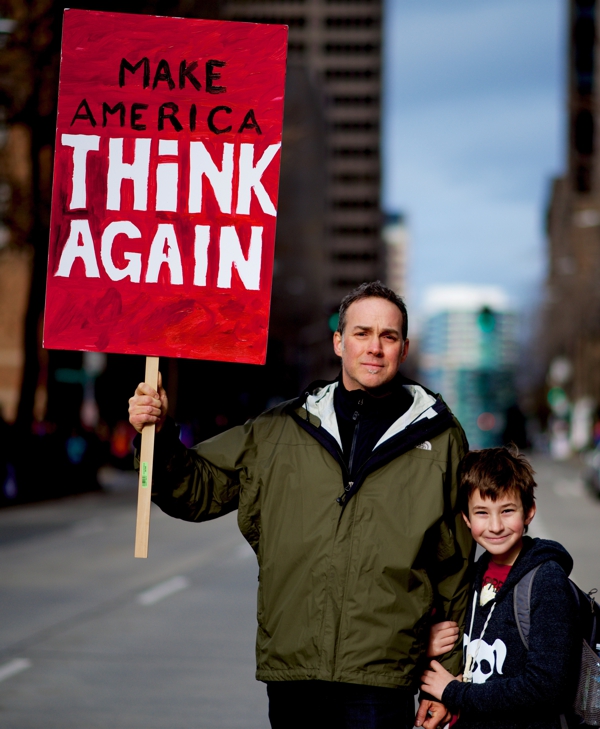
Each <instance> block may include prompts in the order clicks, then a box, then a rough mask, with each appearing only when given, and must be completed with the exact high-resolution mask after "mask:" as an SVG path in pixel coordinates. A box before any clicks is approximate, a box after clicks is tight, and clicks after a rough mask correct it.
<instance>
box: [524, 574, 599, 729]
mask: <svg viewBox="0 0 600 729" xmlns="http://www.w3.org/2000/svg"><path fill="white" fill-rule="evenodd" d="M540 567H541V565H538V566H537V567H534V569H532V570H531V571H530V572H528V573H527V574H526V575H524V576H523V577H522V578H521V579H520V580H519V582H518V583H517V584H516V585H515V589H514V594H513V602H514V609H515V620H516V623H517V628H518V630H519V635H520V636H521V640H522V641H523V645H524V646H525V648H526V649H527V650H529V628H530V626H531V589H532V586H533V578H534V577H535V574H536V572H537V571H538V569H539V568H540ZM569 584H570V585H571V589H572V590H573V595H574V596H575V601H576V604H577V613H578V622H579V627H580V634H581V636H582V638H583V642H582V646H581V667H580V669H579V680H578V683H577V693H576V695H575V701H574V702H573V711H574V712H575V713H574V715H570V716H569V717H568V718H567V717H566V716H564V715H563V716H561V717H560V723H561V729H569V728H573V727H581V729H584V727H598V726H600V657H599V656H598V650H597V649H596V646H597V645H598V643H600V634H599V632H598V629H599V626H600V607H599V606H598V603H597V602H596V601H595V600H594V595H595V594H596V592H597V590H596V589H593V590H590V591H589V592H588V593H585V592H583V590H580V589H579V587H577V585H576V584H575V583H574V582H573V581H572V580H569Z"/></svg>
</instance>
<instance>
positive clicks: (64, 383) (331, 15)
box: [0, 0, 399, 503]
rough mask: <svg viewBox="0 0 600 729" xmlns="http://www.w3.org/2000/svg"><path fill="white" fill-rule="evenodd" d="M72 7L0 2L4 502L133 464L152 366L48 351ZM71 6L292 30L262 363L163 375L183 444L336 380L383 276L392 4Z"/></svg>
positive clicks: (233, 0) (179, 369)
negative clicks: (312, 385) (365, 297)
mask: <svg viewBox="0 0 600 729" xmlns="http://www.w3.org/2000/svg"><path fill="white" fill-rule="evenodd" d="M65 6H67V3H61V2H54V1H53V0H39V1H38V2H34V3H33V4H32V3H28V2H24V0H11V1H10V2H4V3H2V4H1V5H0V8H1V12H0V16H1V17H0V374H1V375H2V381H1V385H0V408H1V412H2V417H3V421H2V423H3V428H4V429H6V432H7V433H9V434H10V438H11V440H10V442H11V443H12V445H11V446H8V445H7V444H8V440H5V442H4V443H3V444H2V449H3V450H2V453H1V454H0V486H1V485H2V484H4V486H3V488H2V489H0V503H1V502H2V500H4V501H5V502H6V501H10V502H12V501H14V500H19V499H32V498H39V497H41V496H43V495H49V492H48V489H50V490H51V492H52V494H56V495H59V494H60V493H68V492H71V491H76V490H80V489H86V488H90V487H93V486H94V485H95V483H96V476H95V474H96V470H97V466H98V465H99V464H100V463H104V462H109V463H112V464H113V465H116V466H123V467H127V466H130V465H131V447H130V441H131V438H132V433H131V430H130V428H129V425H128V423H127V400H128V398H129V396H130V394H131V392H132V391H133V389H134V387H135V385H136V384H137V382H138V381H139V380H141V379H142V378H143V367H144V363H143V358H141V357H132V356H119V355H108V356H103V357H100V358H98V357H96V358H94V356H88V355H87V354H82V353H80V352H59V351H44V350H43V349H42V348H41V328H42V321H43V302H44V286H45V275H46V265H47V246H48V227H49V214H50V193H51V180H52V160H53V145H54V134H55V116H56V101H57V87H58V72H59V60H60V37H61V23H62V13H63V10H64V8H65ZM68 7H77V8H83V9H91V10H104V11H113V12H115V11H116V12H138V13H153V14H158V15H161V14H162V15H175V16H183V17H195V18H220V19H226V20H238V21H246V22H264V23H284V24H287V25H288V26H289V28H290V35H289V57H288V71H287V80H286V99H285V115H284V131H283V146H282V164H281V180H280V194H279V210H278V227H277V240H276V253H275V256H276V258H275V268H274V280H273V297H272V310H271V324H270V338H269V348H268V356H267V364H266V366H264V367H256V366H250V365H228V364H222V363H211V362H195V361H190V360H179V361H175V360H169V361H163V362H161V370H162V372H163V376H164V379H165V381H166V385H167V387H168V390H169V395H170V409H171V412H172V414H173V416H174V417H175V418H176V419H177V421H178V422H180V423H182V438H183V439H184V440H185V441H186V442H188V443H191V442H195V441H197V440H198V439H200V438H204V437H208V436H210V435H212V434H214V433H215V432H218V431H220V430H222V429H224V428H226V427H229V426H230V425H232V424H235V423H238V422H243V421H244V420H245V419H247V418H248V417H250V416H252V415H255V414H257V413H258V412H260V411H261V410H262V409H264V407H265V406H267V405H269V404H273V403H275V402H278V401H280V400H282V399H284V398H288V397H291V396H293V395H295V394H296V393H297V392H298V391H299V389H300V388H301V387H302V386H305V385H307V384H308V383H309V382H310V381H312V380H314V379H316V378H322V377H333V376H335V375H336V374H337V371H338V370H339V365H338V362H337V360H336V358H335V357H334V356H333V353H332V347H331V330H330V326H328V321H329V320H330V317H331V314H332V313H333V311H334V310H335V309H336V308H337V306H338V305H339V301H340V299H341V298H342V297H343V296H344V295H345V294H346V293H348V291H350V290H351V289H352V288H354V287H355V286H356V285H358V284H360V283H362V282H363V281H366V280H373V279H375V278H383V277H384V275H385V263H384V261H385V256H384V248H383V243H382V238H381V213H380V128H379V120H380V107H381V24H382V8H381V2H380V1H379V0H353V2H351V3H347V2H332V1H330V0H263V1H259V2H257V1H256V0H203V2H191V1H190V0H149V1H148V2H127V1H126V0H125V1H124V2H118V3H117V2H113V1H110V0H109V1H103V2H98V1H96V2H89V1H88V2H75V3H69V4H68ZM393 245H396V244H393ZM397 249H398V250H399V248H397ZM394 285H395V284H394ZM9 426H10V427H9ZM31 453H35V454H36V455H39V456H40V458H34V459H32V458H31ZM45 459H46V460H45ZM42 467H43V468H44V469H45V471H46V472H49V471H52V472H53V473H56V474H61V475H60V477H59V478H56V479H55V480H54V483H53V484H51V485H49V484H48V483H47V482H46V481H45V480H44V479H43V478H41V477H40V475H39V474H38V471H41V469H42ZM15 484H16V485H15Z"/></svg>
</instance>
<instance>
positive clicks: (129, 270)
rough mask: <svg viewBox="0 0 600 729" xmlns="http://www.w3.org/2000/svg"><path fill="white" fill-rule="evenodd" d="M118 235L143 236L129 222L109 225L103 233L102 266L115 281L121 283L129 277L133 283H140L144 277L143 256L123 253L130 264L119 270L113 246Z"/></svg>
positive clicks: (116, 222)
mask: <svg viewBox="0 0 600 729" xmlns="http://www.w3.org/2000/svg"><path fill="white" fill-rule="evenodd" d="M118 235H126V236H127V237H128V238H141V237H142V234H141V233H140V231H139V230H138V228H136V227H135V225H134V224H133V223H131V222H129V221H128V220H119V221H115V222H114V223H109V224H108V225H107V226H106V228H105V230H104V233H102V243H101V246H100V258H101V260H102V265H103V266H104V269H105V270H106V273H107V274H108V277H109V278H110V279H112V280H113V281H121V279H124V278H126V277H127V276H129V279H130V280H131V282H132V283H139V282H140V276H141V275H142V256H141V254H140V253H131V252H129V251H127V252H124V253H123V258H125V260H126V261H129V263H128V264H127V265H126V266H125V268H117V267H116V266H115V264H114V262H113V258H112V246H113V243H114V240H115V238H116V237H117V236H118Z"/></svg>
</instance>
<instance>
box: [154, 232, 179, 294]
mask: <svg viewBox="0 0 600 729" xmlns="http://www.w3.org/2000/svg"><path fill="white" fill-rule="evenodd" d="M163 264H166V265H167V266H168V267H169V272H170V275H171V283H172V284H182V283H183V269H182V267H181V252H180V250H179V243H178V242H177V236H176V235H175V227H174V226H173V224H172V223H161V224H160V225H159V226H158V227H157V229H156V234H155V236H154V238H153V239H152V244H151V246H150V255H149V256H148V270H147V272H146V283H158V274H159V273H160V269H161V266H162V265H163Z"/></svg>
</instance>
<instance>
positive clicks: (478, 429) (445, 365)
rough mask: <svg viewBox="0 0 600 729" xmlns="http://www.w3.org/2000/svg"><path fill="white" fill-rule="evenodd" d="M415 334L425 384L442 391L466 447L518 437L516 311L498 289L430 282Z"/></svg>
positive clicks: (521, 430) (486, 445)
mask: <svg viewBox="0 0 600 729" xmlns="http://www.w3.org/2000/svg"><path fill="white" fill-rule="evenodd" d="M424 308H425V322H424V326H423V328H422V331H421V336H420V355H421V358H420V364H421V373H422V375H423V380H424V384H426V385H427V386H429V387H430V388H431V389H432V390H434V391H435V392H441V393H442V394H443V397H444V399H445V400H446V402H447V404H448V405H449V406H450V409H451V410H452V411H453V412H454V414H455V415H456V416H457V418H458V419H459V421H460V423H461V424H462V426H463V428H464V429H465V432H466V434H467V438H468V440H469V445H470V446H471V448H489V447H491V446H497V445H501V444H502V443H503V442H510V441H517V443H516V444H517V445H520V446H523V445H525V443H524V442H523V441H524V440H525V434H524V427H523V423H522V421H521V422H519V421H518V418H516V417H515V415H516V409H517V403H516V390H515V373H516V368H517V359H518V346H517V329H516V324H517V320H516V315H515V313H514V312H512V311H511V310H510V308H509V305H508V300H507V297H506V295H505V293H504V292H503V291H502V289H499V288H496V287H491V286H490V287H484V286H467V285H453V286H435V287H432V288H430V289H429V290H428V291H427V292H426V294H425V307H424Z"/></svg>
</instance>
